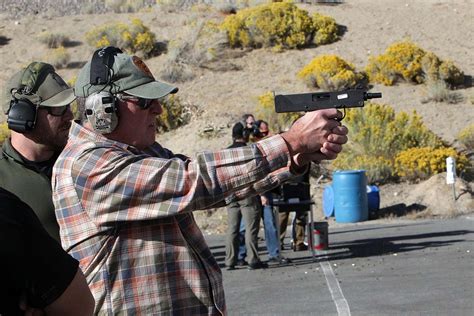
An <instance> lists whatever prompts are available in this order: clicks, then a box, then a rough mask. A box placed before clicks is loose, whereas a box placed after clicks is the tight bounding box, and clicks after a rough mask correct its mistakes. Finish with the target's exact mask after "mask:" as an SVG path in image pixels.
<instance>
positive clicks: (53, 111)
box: [38, 104, 71, 117]
mask: <svg viewBox="0 0 474 316" xmlns="http://www.w3.org/2000/svg"><path fill="white" fill-rule="evenodd" d="M38 108H39V109H43V110H46V111H47V112H48V114H49V115H52V116H58V117H59V116H63V115H64V114H66V112H67V111H68V110H69V109H70V108H71V106H70V104H68V105H63V106H55V107H51V106H40V107H38Z"/></svg>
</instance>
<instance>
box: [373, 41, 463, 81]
mask: <svg viewBox="0 0 474 316" xmlns="http://www.w3.org/2000/svg"><path fill="white" fill-rule="evenodd" d="M366 72H367V74H368V77H369V80H370V81H371V82H376V83H382V84H384V85H387V86H390V85H393V84H395V83H396V82H397V81H399V80H404V81H406V82H410V83H415V84H420V83H423V82H425V81H426V80H434V81H437V80H443V81H445V82H446V83H447V84H448V85H450V86H453V85H458V84H461V83H462V82H463V81H464V74H463V72H462V71H461V70H460V69H459V68H457V67H456V66H455V65H454V64H453V63H452V62H451V61H449V60H448V61H442V60H440V59H439V58H438V57H437V56H436V55H435V54H434V53H432V52H427V51H425V50H423V49H422V48H420V47H418V46H417V45H416V44H414V43H413V42H411V41H408V40H407V41H401V42H397V43H394V44H392V45H391V46H389V47H388V48H387V49H386V51H385V53H384V54H382V55H379V56H375V57H374V56H372V57H371V58H370V59H369V63H368V65H367V67H366Z"/></svg>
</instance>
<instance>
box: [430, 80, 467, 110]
mask: <svg viewBox="0 0 474 316" xmlns="http://www.w3.org/2000/svg"><path fill="white" fill-rule="evenodd" d="M426 94H427V96H426V98H425V99H423V100H422V102H423V103H426V102H429V101H434V102H446V103H450V104H455V103H459V102H461V101H462V100H463V96H462V94H460V93H459V92H455V91H451V90H450V89H449V88H448V85H447V83H446V82H445V81H443V80H439V79H438V80H428V81H426Z"/></svg>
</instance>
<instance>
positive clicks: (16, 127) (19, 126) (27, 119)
mask: <svg viewBox="0 0 474 316" xmlns="http://www.w3.org/2000/svg"><path fill="white" fill-rule="evenodd" d="M36 112H37V111H36V105H34V104H33V103H31V102H30V101H29V100H26V99H19V100H17V99H15V100H12V101H11V102H10V109H9V110H8V118H7V124H8V128H9V129H11V130H12V131H15V132H18V133H24V132H26V131H31V130H32V129H34V128H35V124H36Z"/></svg>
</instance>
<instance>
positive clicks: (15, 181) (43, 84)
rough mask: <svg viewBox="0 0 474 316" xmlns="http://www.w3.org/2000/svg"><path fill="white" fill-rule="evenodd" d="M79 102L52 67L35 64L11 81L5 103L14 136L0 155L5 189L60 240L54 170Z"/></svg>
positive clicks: (20, 72)
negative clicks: (76, 102)
mask: <svg viewBox="0 0 474 316" xmlns="http://www.w3.org/2000/svg"><path fill="white" fill-rule="evenodd" d="M74 100H75V96H74V92H73V89H72V88H70V87H69V86H68V85H67V84H66V83H65V82H64V80H63V79H62V78H61V77H60V76H59V75H58V74H57V73H56V72H55V70H54V67H53V66H52V65H50V64H46V63H42V62H33V63H31V64H30V65H28V66H27V67H26V68H24V69H22V70H20V71H19V72H17V73H16V74H14V75H13V76H12V77H11V78H10V79H9V80H8V82H7V84H6V89H5V93H4V99H3V104H2V106H3V110H4V111H5V114H6V115H7V124H8V128H9V129H10V130H11V136H10V138H9V139H7V140H6V141H5V142H4V143H3V146H2V151H1V153H0V187H2V188H4V189H6V190H8V191H10V192H12V193H14V194H15V195H16V196H18V197H19V198H20V199H21V200H22V201H24V202H25V203H26V204H28V205H29V206H30V207H31V208H32V209H33V211H34V212H35V213H36V215H37V216H38V218H39V219H40V221H41V224H42V225H43V227H44V228H45V229H46V231H47V232H48V233H49V234H50V235H51V236H52V237H53V238H55V239H56V240H58V241H59V240H60V239H59V226H58V224H57V221H56V217H55V214H54V205H53V202H52V198H51V196H52V192H51V173H52V168H53V165H54V162H55V161H56V158H57V156H58V155H59V153H60V152H61V150H62V149H63V147H64V146H65V144H66V142H67V138H68V133H69V128H70V126H71V120H72V118H73V115H72V112H71V109H70V103H71V102H73V101H74Z"/></svg>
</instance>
